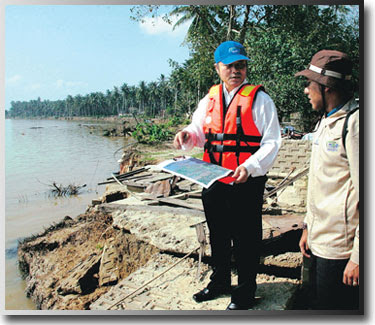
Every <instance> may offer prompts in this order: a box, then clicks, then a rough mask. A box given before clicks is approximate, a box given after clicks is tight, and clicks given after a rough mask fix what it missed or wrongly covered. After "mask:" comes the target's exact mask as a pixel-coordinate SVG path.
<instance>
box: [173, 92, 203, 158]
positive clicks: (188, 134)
mask: <svg viewBox="0 0 375 325" xmlns="http://www.w3.org/2000/svg"><path fill="white" fill-rule="evenodd" d="M207 104H208V95H206V96H205V97H204V98H203V99H202V100H201V101H200V102H199V104H198V107H197V109H196V111H195V112H194V114H193V118H192V121H191V123H190V124H189V125H188V126H187V127H186V128H184V129H183V130H182V131H180V132H178V133H177V134H176V136H175V139H174V142H173V144H174V146H175V148H176V149H183V150H186V151H189V150H191V149H192V148H193V147H195V146H197V147H203V146H204V141H205V136H204V133H203V123H204V118H205V117H206V109H207Z"/></svg>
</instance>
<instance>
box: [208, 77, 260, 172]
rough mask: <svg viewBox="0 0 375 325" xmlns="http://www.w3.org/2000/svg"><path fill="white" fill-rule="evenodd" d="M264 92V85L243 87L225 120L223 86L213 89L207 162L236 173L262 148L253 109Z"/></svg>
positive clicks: (211, 92)
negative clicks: (260, 91)
mask: <svg viewBox="0 0 375 325" xmlns="http://www.w3.org/2000/svg"><path fill="white" fill-rule="evenodd" d="M260 89H263V87H262V86H260V85H259V86H254V85H248V84H246V85H243V86H242V87H241V88H240V89H239V90H238V91H237V93H236V94H235V95H234V97H233V99H232V101H231V102H230V104H229V107H228V109H227V112H226V115H225V117H224V106H223V92H222V85H216V86H213V87H211V89H210V91H209V102H208V106H207V110H206V117H205V121H204V124H203V132H204V133H205V137H206V142H205V151H204V154H203V160H204V161H207V162H211V163H215V164H219V165H221V166H223V167H225V168H229V169H232V170H235V169H236V168H237V166H239V165H240V164H242V163H243V162H244V161H245V160H246V159H248V158H249V157H250V156H251V155H252V154H253V153H255V152H256V151H257V150H258V149H259V146H260V141H261V139H262V136H261V134H260V132H259V131H258V128H257V127H256V125H255V123H254V121H253V115H252V106H253V101H254V98H255V96H256V93H257V92H258V91H259V90H260ZM223 121H224V122H223Z"/></svg>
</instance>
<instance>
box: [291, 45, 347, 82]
mask: <svg viewBox="0 0 375 325" xmlns="http://www.w3.org/2000/svg"><path fill="white" fill-rule="evenodd" d="M352 68H353V63H352V62H351V61H350V59H349V57H348V55H347V54H345V53H343V52H339V51H333V50H321V51H319V52H317V53H316V54H315V55H314V56H313V57H312V59H311V62H310V64H309V65H308V67H307V68H306V69H305V70H302V71H299V72H297V73H296V74H295V76H296V77H298V76H304V77H306V78H308V79H310V80H313V81H316V82H317V83H319V84H322V85H324V86H327V87H330V88H335V89H342V88H344V89H347V88H348V87H349V86H350V80H351V77H352V76H351V74H352Z"/></svg>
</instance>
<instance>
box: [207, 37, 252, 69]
mask: <svg viewBox="0 0 375 325" xmlns="http://www.w3.org/2000/svg"><path fill="white" fill-rule="evenodd" d="M214 55H215V62H216V63H219V62H223V63H224V64H231V63H233V62H235V61H238V60H250V59H249V58H248V57H247V56H246V52H245V48H244V47H243V45H242V44H240V43H238V42H234V41H226V42H224V43H221V44H220V45H219V46H218V47H217V49H216V50H215V54H214Z"/></svg>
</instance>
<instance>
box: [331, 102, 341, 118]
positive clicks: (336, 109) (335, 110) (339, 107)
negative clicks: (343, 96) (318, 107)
mask: <svg viewBox="0 0 375 325" xmlns="http://www.w3.org/2000/svg"><path fill="white" fill-rule="evenodd" d="M343 107H344V104H341V105H339V106H336V107H335V108H334V109H333V110H332V111H330V112H329V113H327V117H328V116H331V115H333V114H335V113H336V112H337V111H339V110H340V109H341V108H343Z"/></svg>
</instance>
